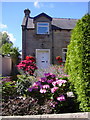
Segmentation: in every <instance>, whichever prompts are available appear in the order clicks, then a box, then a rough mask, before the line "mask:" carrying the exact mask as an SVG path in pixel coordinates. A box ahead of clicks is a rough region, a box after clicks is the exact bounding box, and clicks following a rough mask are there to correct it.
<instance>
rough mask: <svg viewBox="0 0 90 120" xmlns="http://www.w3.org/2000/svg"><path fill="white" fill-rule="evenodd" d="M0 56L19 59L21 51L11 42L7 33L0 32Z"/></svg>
mask: <svg viewBox="0 0 90 120" xmlns="http://www.w3.org/2000/svg"><path fill="white" fill-rule="evenodd" d="M0 54H2V55H10V56H11V57H14V58H15V57H16V58H18V56H19V55H20V54H19V49H18V48H16V47H13V43H12V42H11V41H10V39H9V36H8V34H7V33H6V32H4V33H1V32H0Z"/></svg>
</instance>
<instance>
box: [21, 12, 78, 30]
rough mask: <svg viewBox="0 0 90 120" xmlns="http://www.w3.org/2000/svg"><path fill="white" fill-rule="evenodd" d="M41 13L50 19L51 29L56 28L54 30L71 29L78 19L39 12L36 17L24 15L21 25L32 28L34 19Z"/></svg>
mask: <svg viewBox="0 0 90 120" xmlns="http://www.w3.org/2000/svg"><path fill="white" fill-rule="evenodd" d="M43 15H44V16H46V17H48V18H49V19H50V20H51V19H52V21H51V24H52V29H56V30H57V29H68V30H72V29H73V28H74V27H75V25H76V22H77V21H78V19H71V18H51V17H50V16H48V15H47V14H45V13H41V14H39V15H37V16H36V17H24V19H23V22H22V26H25V27H26V28H27V29H34V23H33V22H34V20H35V19H37V18H38V17H41V16H43Z"/></svg>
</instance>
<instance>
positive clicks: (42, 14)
mask: <svg viewBox="0 0 90 120" xmlns="http://www.w3.org/2000/svg"><path fill="white" fill-rule="evenodd" d="M41 16H45V17H47V18H48V19H50V21H52V18H51V17H50V16H48V15H47V14H46V13H41V14H39V15H37V16H35V17H34V20H36V19H37V18H39V17H41Z"/></svg>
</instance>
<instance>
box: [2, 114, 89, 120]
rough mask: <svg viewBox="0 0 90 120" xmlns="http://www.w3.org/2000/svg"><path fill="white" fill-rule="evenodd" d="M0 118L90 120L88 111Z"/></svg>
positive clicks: (9, 119) (10, 119) (4, 118)
mask: <svg viewBox="0 0 90 120" xmlns="http://www.w3.org/2000/svg"><path fill="white" fill-rule="evenodd" d="M1 120H90V112H82V113H67V114H51V115H50V114H48V115H30V116H29V115H26V116H3V117H2V119H1Z"/></svg>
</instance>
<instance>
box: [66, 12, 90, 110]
mask: <svg viewBox="0 0 90 120" xmlns="http://www.w3.org/2000/svg"><path fill="white" fill-rule="evenodd" d="M65 68H66V71H67V73H68V74H69V75H70V82H71V86H72V88H73V91H74V92H75V94H76V95H77V100H78V102H80V106H79V108H80V109H81V110H82V111H90V15H89V14H86V15H85V16H84V17H82V19H80V20H78V22H77V24H76V26H75V28H74V29H73V31H72V35H71V40H70V44H69V45H68V51H67V58H66V64H65Z"/></svg>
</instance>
